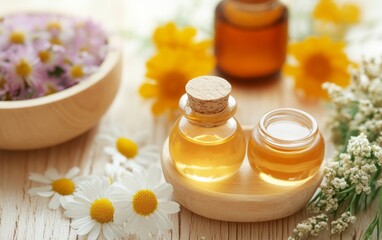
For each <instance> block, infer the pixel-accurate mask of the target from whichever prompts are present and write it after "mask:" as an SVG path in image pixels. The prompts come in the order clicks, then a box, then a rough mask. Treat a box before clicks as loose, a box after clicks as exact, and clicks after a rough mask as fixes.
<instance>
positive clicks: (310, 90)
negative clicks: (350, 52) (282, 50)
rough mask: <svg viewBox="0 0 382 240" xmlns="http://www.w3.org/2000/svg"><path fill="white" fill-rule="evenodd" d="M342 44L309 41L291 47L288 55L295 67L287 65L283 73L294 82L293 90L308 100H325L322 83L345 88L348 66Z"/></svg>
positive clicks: (311, 38) (327, 41) (316, 40)
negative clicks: (315, 98) (292, 59)
mask: <svg viewBox="0 0 382 240" xmlns="http://www.w3.org/2000/svg"><path fill="white" fill-rule="evenodd" d="M344 48H345V43H343V42H333V41H332V40H331V39H330V38H328V37H309V38H306V39H305V40H303V41H302V42H297V43H293V44H290V46H289V49H288V51H289V54H290V56H291V57H293V58H294V60H295V62H294V63H295V64H289V65H286V66H285V68H284V73H285V74H287V75H290V76H292V77H293V78H294V81H295V88H296V89H299V90H303V91H304V92H305V94H306V95H308V96H316V97H318V96H324V97H326V96H327V94H326V92H325V91H323V90H322V87H321V85H322V83H324V82H333V83H336V84H337V85H340V86H346V85H348V84H349V82H350V74H349V72H348V68H349V66H350V64H351V62H350V61H349V59H348V57H347V56H346V54H345V53H344Z"/></svg>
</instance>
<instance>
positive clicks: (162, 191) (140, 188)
mask: <svg viewBox="0 0 382 240" xmlns="http://www.w3.org/2000/svg"><path fill="white" fill-rule="evenodd" d="M161 178H162V171H161V170H160V169H159V168H151V169H149V170H148V171H146V172H145V173H144V172H142V171H140V170H136V169H134V170H133V172H132V173H129V174H128V175H126V177H124V178H122V179H120V181H119V182H117V183H115V184H113V186H112V188H113V191H112V194H111V195H112V196H113V198H114V199H115V200H116V202H115V205H116V206H118V209H120V211H118V212H116V213H115V215H114V217H115V219H114V220H115V222H117V223H126V226H125V228H126V230H127V232H128V233H130V234H136V235H137V236H138V237H139V239H141V240H145V239H149V238H150V237H151V236H153V235H156V234H157V233H164V232H165V231H167V230H170V229H172V227H173V225H172V222H171V221H170V220H169V219H168V214H172V213H177V212H179V210H180V208H179V204H178V203H176V202H173V201H170V198H171V195H172V191H173V188H172V185H171V184H168V183H161Z"/></svg>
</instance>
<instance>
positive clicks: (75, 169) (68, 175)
mask: <svg viewBox="0 0 382 240" xmlns="http://www.w3.org/2000/svg"><path fill="white" fill-rule="evenodd" d="M79 173H80V169H79V168H78V167H73V168H71V169H70V170H69V172H67V173H66V174H65V178H69V179H72V178H73V177H75V176H77V175H78V174H79Z"/></svg>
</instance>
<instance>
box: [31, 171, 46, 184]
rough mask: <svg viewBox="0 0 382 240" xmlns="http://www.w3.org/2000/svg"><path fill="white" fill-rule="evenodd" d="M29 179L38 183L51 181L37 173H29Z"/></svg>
mask: <svg viewBox="0 0 382 240" xmlns="http://www.w3.org/2000/svg"><path fill="white" fill-rule="evenodd" d="M29 180H32V181H35V182H39V183H49V184H50V183H51V182H52V181H51V180H50V179H49V178H47V177H45V176H44V175H41V174H37V173H31V174H30V176H29Z"/></svg>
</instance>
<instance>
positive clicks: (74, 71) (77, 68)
mask: <svg viewBox="0 0 382 240" xmlns="http://www.w3.org/2000/svg"><path fill="white" fill-rule="evenodd" d="M70 75H71V76H72V78H81V77H83V76H84V71H83V69H82V66H81V65H73V66H72V68H71V69H70Z"/></svg>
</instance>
